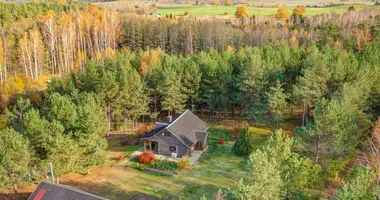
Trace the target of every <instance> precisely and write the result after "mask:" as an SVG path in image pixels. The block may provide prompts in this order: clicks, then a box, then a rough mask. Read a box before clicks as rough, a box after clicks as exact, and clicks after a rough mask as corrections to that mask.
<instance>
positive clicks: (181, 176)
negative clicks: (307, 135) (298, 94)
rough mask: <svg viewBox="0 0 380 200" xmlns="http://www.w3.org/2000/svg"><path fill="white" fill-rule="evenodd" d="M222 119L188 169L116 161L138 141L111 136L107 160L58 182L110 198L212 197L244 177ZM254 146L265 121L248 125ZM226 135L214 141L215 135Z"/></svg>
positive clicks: (264, 133) (289, 124)
mask: <svg viewBox="0 0 380 200" xmlns="http://www.w3.org/2000/svg"><path fill="white" fill-rule="evenodd" d="M297 125H299V119H287V120H286V121H285V123H284V126H283V129H284V130H285V131H286V132H290V131H292V130H294V128H295V127H296V126H297ZM227 127H230V126H228V125H226V124H225V123H223V122H222V123H218V124H212V125H211V127H210V129H209V132H210V133H211V134H210V135H209V144H210V146H209V149H208V151H207V152H205V153H204V154H203V155H202V156H201V158H200V160H199V162H198V163H197V164H196V165H195V166H193V167H192V170H191V171H186V172H178V174H176V175H173V176H162V175H156V174H151V173H148V172H145V171H140V170H138V169H136V168H135V167H133V166H134V165H132V164H129V163H127V164H126V163H125V161H118V159H116V158H117V157H118V156H119V155H120V154H123V155H129V154H131V153H132V151H133V150H134V149H138V148H139V147H141V146H140V145H131V146H125V147H122V146H120V144H119V143H118V142H117V141H118V140H115V141H114V142H110V155H111V156H112V157H111V159H110V161H109V162H108V164H107V165H105V166H99V167H94V168H93V169H92V170H91V172H90V174H87V175H82V174H77V173H72V174H68V175H65V176H63V177H61V178H60V180H61V183H63V184H67V185H71V186H74V187H78V188H80V189H83V190H86V191H90V192H92V193H95V194H98V195H101V196H105V197H107V198H110V199H116V200H117V199H131V198H132V197H134V196H135V195H150V196H154V197H156V198H158V199H189V200H193V199H199V198H200V197H202V195H205V196H206V197H208V198H211V197H213V196H214V195H215V194H216V193H217V191H218V190H219V189H222V190H227V189H228V188H231V189H234V188H236V186H237V182H238V181H239V180H240V179H241V178H244V177H246V171H245V165H246V157H243V156H237V155H234V154H232V152H231V148H232V146H233V144H234V141H229V140H228V139H227V138H228V135H229V130H228V129H227ZM249 132H250V134H251V138H252V144H253V145H254V147H255V149H257V148H260V147H261V146H262V145H264V144H265V141H266V140H267V138H268V136H269V135H270V133H271V131H270V130H269V129H268V127H267V126H266V125H255V126H251V127H250V128H249ZM221 137H223V138H226V140H225V141H226V142H225V144H224V145H218V144H217V140H218V139H219V138H221Z"/></svg>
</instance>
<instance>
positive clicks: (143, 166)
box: [136, 163, 145, 171]
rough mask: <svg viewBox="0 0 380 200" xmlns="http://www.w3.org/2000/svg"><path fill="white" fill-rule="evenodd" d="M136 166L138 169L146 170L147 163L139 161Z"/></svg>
mask: <svg viewBox="0 0 380 200" xmlns="http://www.w3.org/2000/svg"><path fill="white" fill-rule="evenodd" d="M136 168H137V169H138V170H140V171H144V170H145V165H143V164H138V163H137V165H136Z"/></svg>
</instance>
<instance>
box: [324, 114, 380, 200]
mask: <svg viewBox="0 0 380 200" xmlns="http://www.w3.org/2000/svg"><path fill="white" fill-rule="evenodd" d="M372 135H380V117H379V118H378V120H377V121H376V123H375V125H374V126H373V128H372ZM369 151H370V149H369V139H367V140H366V141H365V142H364V144H363V148H362V150H361V151H360V152H359V153H358V154H357V155H356V156H354V157H353V158H351V159H350V160H349V161H348V162H347V163H346V164H345V166H344V169H343V171H341V172H340V173H339V177H340V181H341V180H342V179H343V178H347V176H348V175H349V173H350V171H351V169H353V168H354V167H355V166H359V165H364V166H365V165H367V164H368V156H369V155H370V154H371V153H370V152H369ZM377 156H378V155H377ZM369 157H371V156H369ZM339 184H340V182H338V183H337V182H335V183H334V182H330V183H329V184H328V185H327V187H326V189H325V190H324V191H323V193H322V194H323V199H334V198H335V197H336V195H337V193H338V189H339Z"/></svg>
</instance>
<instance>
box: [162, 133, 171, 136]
mask: <svg viewBox="0 0 380 200" xmlns="http://www.w3.org/2000/svg"><path fill="white" fill-rule="evenodd" d="M163 135H164V136H170V135H171V134H170V132H164V133H163Z"/></svg>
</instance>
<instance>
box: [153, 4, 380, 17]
mask: <svg viewBox="0 0 380 200" xmlns="http://www.w3.org/2000/svg"><path fill="white" fill-rule="evenodd" d="M350 6H351V5H342V6H335V7H326V8H306V13H305V16H313V15H317V14H322V13H330V12H332V11H334V12H337V13H341V12H344V11H347V10H348V8H349V7H350ZM354 7H355V9H356V10H357V11H359V10H362V9H364V8H370V7H376V8H380V6H372V5H359V4H358V5H354ZM246 9H247V12H248V14H249V15H272V14H274V13H276V12H277V9H278V8H257V7H246ZM292 10H293V8H291V7H289V8H288V11H289V12H290V13H291V12H292ZM185 11H188V12H190V13H191V14H193V15H195V16H222V15H224V13H225V12H228V15H229V16H233V15H234V14H235V11H236V6H209V5H204V6H195V5H186V6H173V7H169V6H165V7H158V13H159V14H161V15H162V16H165V15H166V14H167V15H170V14H172V15H173V16H182V15H183V14H184V13H185Z"/></svg>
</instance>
